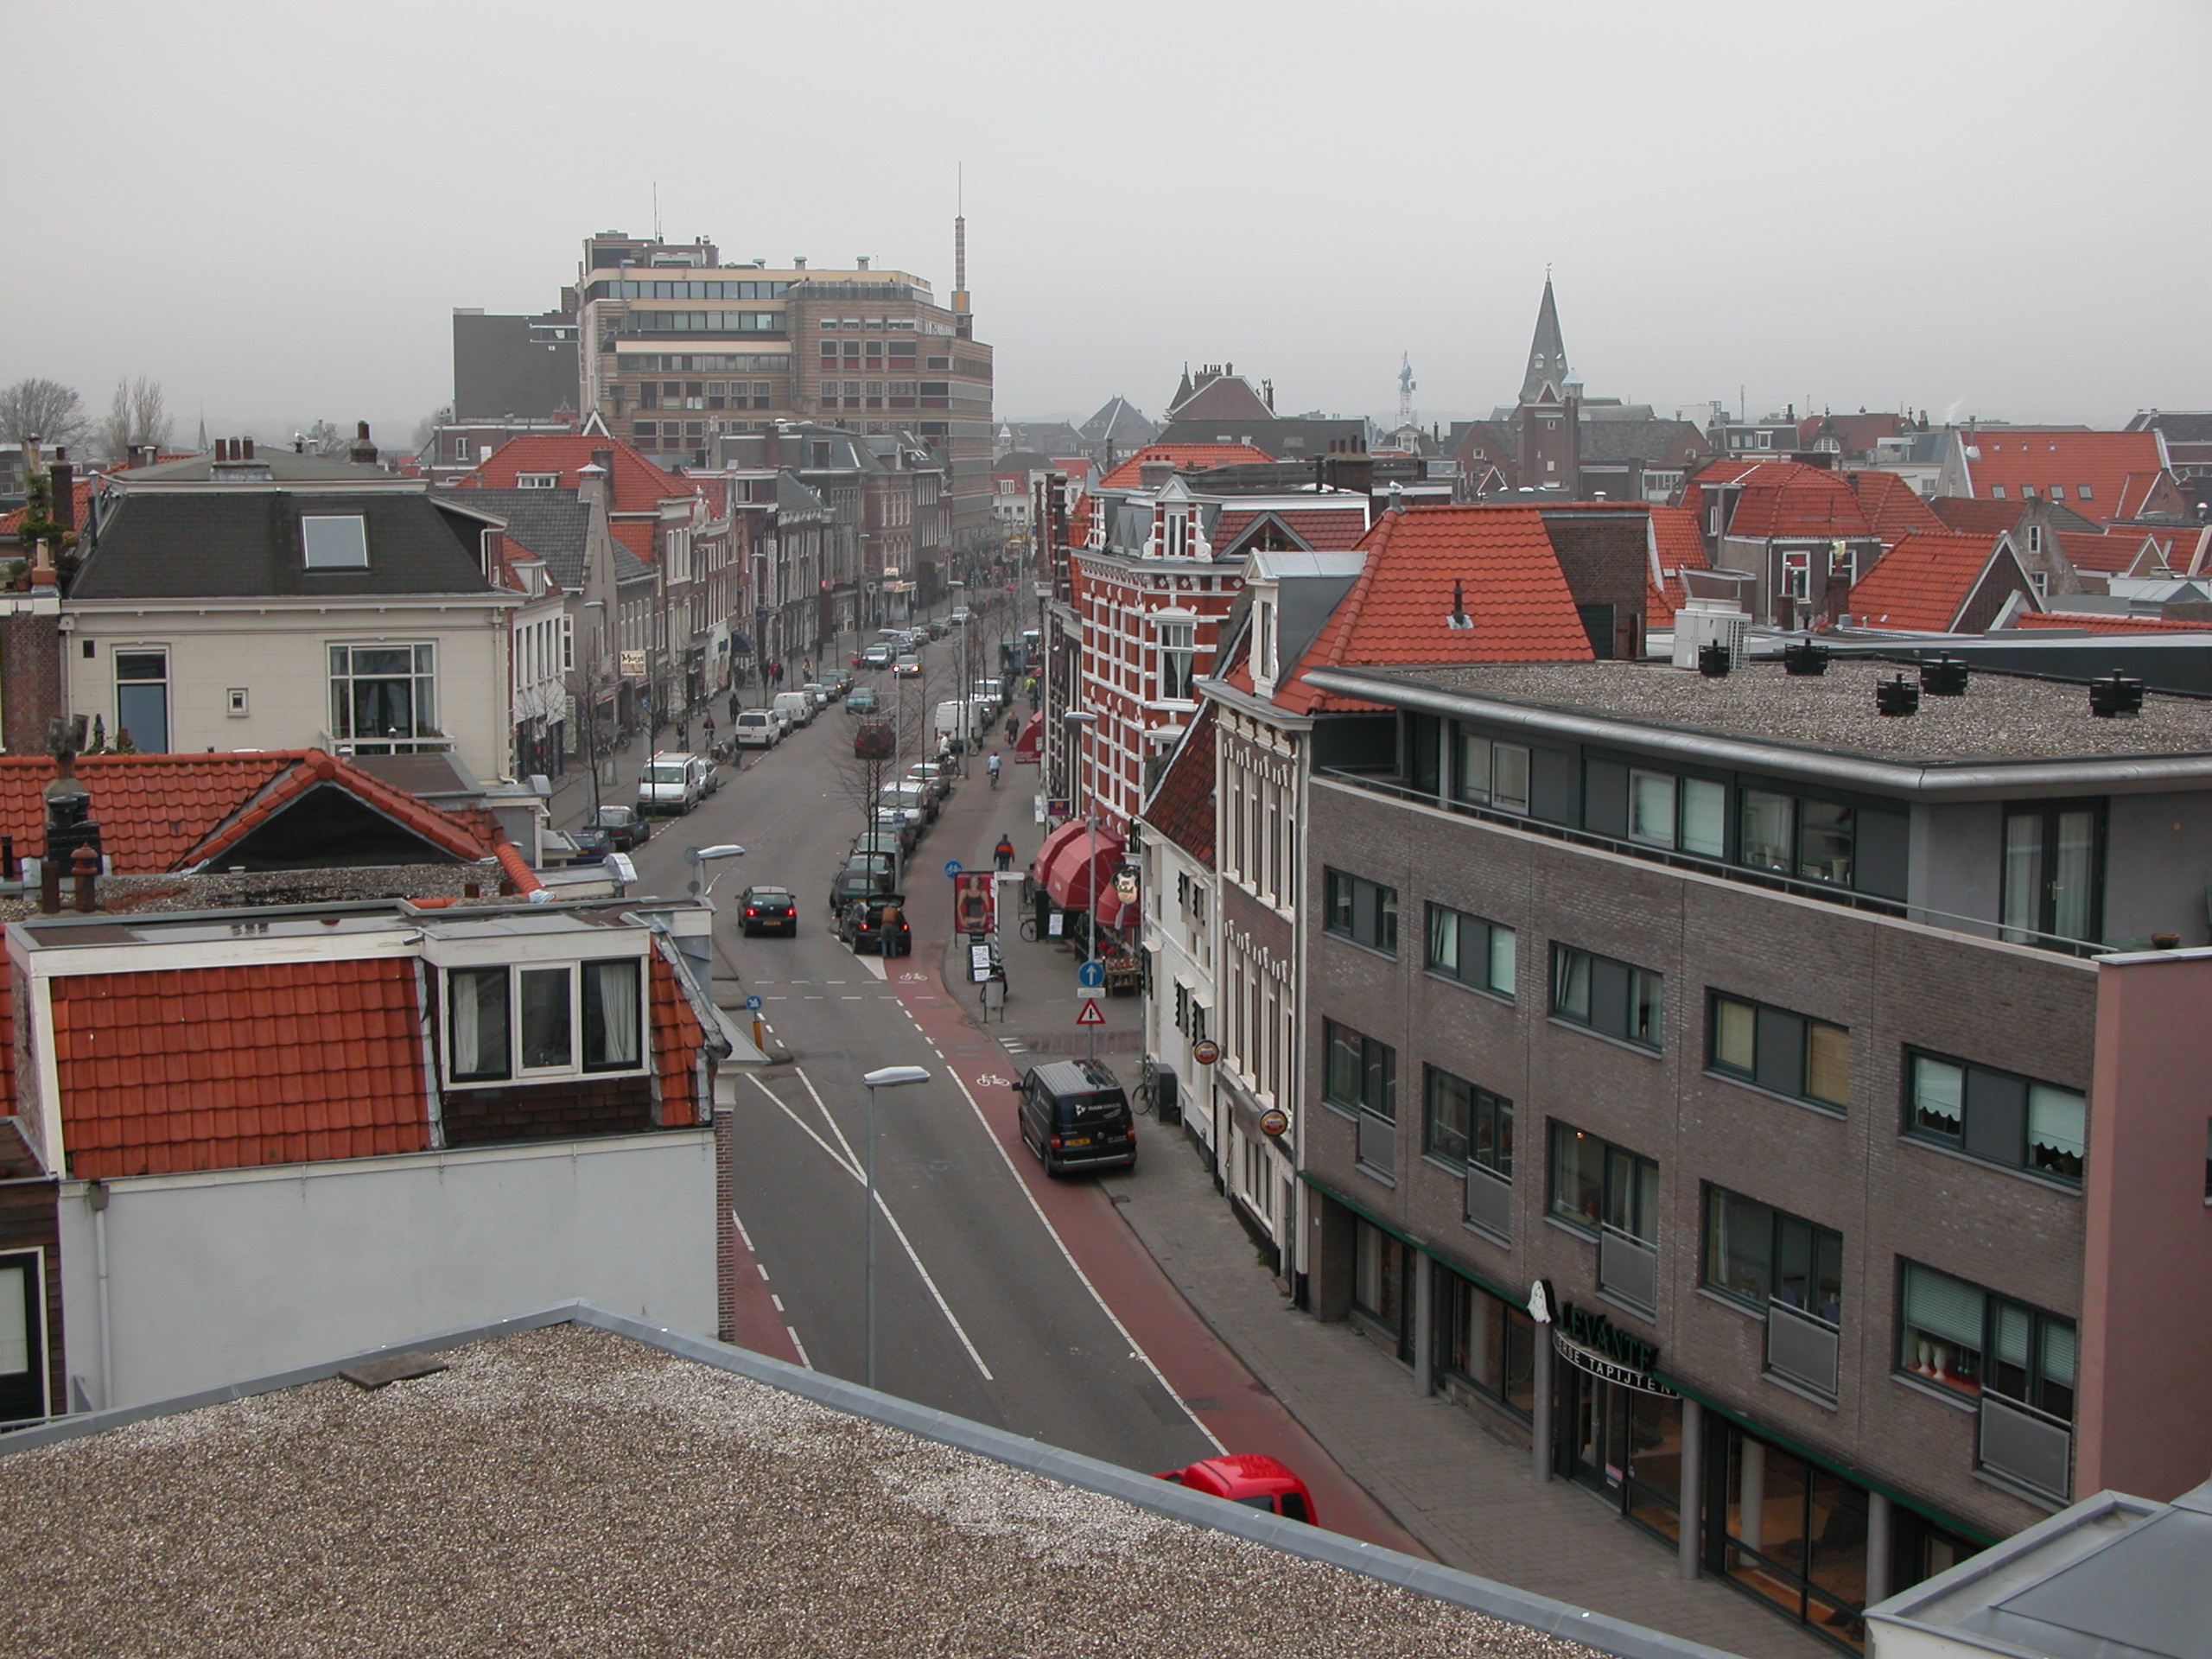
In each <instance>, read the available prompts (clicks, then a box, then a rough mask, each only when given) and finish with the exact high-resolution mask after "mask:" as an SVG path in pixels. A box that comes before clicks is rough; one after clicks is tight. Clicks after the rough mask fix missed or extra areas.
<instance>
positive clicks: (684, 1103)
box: [647, 956, 707, 1128]
mask: <svg viewBox="0 0 2212 1659" xmlns="http://www.w3.org/2000/svg"><path fill="white" fill-rule="evenodd" d="M647 965H648V968H649V970H650V983H651V986H652V1020H653V1069H654V1071H657V1072H658V1074H659V1076H660V1122H661V1125H662V1127H663V1128H677V1127H678V1126H679V1125H683V1124H688V1123H696V1122H701V1121H702V1116H703V1115H702V1113H701V1111H700V1110H699V1098H698V1096H699V1090H698V1077H697V1075H696V1072H695V1071H694V1070H693V1066H694V1064H695V1062H696V1058H697V1056H698V1053H699V1046H700V1045H701V1044H702V1043H703V1042H705V1041H706V1039H707V1033H706V1028H705V1027H703V1026H702V1025H701V1024H700V1023H699V1016H698V1015H697V1014H695V1013H694V1012H693V1011H692V1008H691V1002H690V998H688V997H687V996H685V995H684V994H683V987H682V986H680V985H678V984H677V982H676V970H675V969H673V968H671V967H670V966H669V965H668V963H666V962H664V961H663V960H662V959H661V958H660V957H658V956H655V957H651V958H649V959H648V964H647Z"/></svg>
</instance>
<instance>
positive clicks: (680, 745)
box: [676, 720, 691, 754]
mask: <svg viewBox="0 0 2212 1659" xmlns="http://www.w3.org/2000/svg"><path fill="white" fill-rule="evenodd" d="M676 752H677V753H678V754H689V753H691V722H690V721H689V720H686V721H684V722H683V724H682V725H681V726H678V727H677V728H676Z"/></svg>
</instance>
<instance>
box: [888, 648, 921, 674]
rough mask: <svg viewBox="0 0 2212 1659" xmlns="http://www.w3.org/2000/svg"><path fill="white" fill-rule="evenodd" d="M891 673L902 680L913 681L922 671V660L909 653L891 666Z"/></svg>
mask: <svg viewBox="0 0 2212 1659" xmlns="http://www.w3.org/2000/svg"><path fill="white" fill-rule="evenodd" d="M891 671H892V672H893V674H895V675H897V676H898V677H899V678H900V679H906V680H911V679H913V678H915V677H918V675H919V674H920V673H921V671H922V659H921V658H919V657H918V656H917V655H915V654H914V653H913V652H911V651H910V652H906V654H905V655H903V656H901V657H900V658H899V660H898V661H897V662H895V663H893V664H891Z"/></svg>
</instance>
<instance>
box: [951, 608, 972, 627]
mask: <svg viewBox="0 0 2212 1659" xmlns="http://www.w3.org/2000/svg"><path fill="white" fill-rule="evenodd" d="M973 614H974V613H973V612H971V611H970V610H969V608H968V607H966V606H965V605H956V606H954V607H952V626H954V627H956V628H964V627H966V626H968V619H969V617H970V616H971V615H973Z"/></svg>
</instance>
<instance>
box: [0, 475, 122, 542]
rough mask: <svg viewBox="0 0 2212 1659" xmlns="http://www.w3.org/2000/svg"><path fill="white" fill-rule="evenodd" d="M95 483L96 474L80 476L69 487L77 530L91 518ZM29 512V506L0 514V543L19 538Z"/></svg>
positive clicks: (97, 478)
mask: <svg viewBox="0 0 2212 1659" xmlns="http://www.w3.org/2000/svg"><path fill="white" fill-rule="evenodd" d="M97 482H99V474H90V475H83V474H80V475H79V477H78V478H77V480H76V481H75V482H74V483H73V484H72V485H71V486H70V489H69V496H70V499H71V500H72V501H73V502H74V503H75V504H76V508H77V516H76V518H75V519H74V520H73V521H72V522H73V523H74V524H76V526H77V528H78V529H79V530H82V529H83V528H84V527H85V521H86V519H87V518H91V517H92V486H93V485H94V484H96V483H97ZM29 512H30V508H29V506H21V507H12V508H10V510H9V511H8V512H0V541H5V542H12V541H15V540H17V539H18V538H19V537H22V533H23V520H24V518H26V517H28V516H29Z"/></svg>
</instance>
